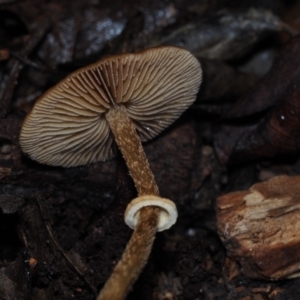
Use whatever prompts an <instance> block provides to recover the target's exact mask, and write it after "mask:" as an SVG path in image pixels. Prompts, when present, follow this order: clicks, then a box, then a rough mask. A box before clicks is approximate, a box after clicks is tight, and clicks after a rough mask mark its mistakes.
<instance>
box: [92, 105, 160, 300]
mask: <svg viewBox="0 0 300 300" xmlns="http://www.w3.org/2000/svg"><path fill="white" fill-rule="evenodd" d="M107 121H108V123H109V126H110V128H111V130H112V132H113V134H114V136H115V139H116V142H117V144H118V146H119V148H120V150H121V152H122V154H123V157H124V159H125V161H126V164H127V166H128V169H129V172H130V174H131V176H132V178H133V181H134V183H135V186H136V189H137V191H138V195H139V196H143V195H155V196H158V195H159V193H158V187H157V184H156V182H155V179H154V175H153V173H152V171H151V169H150V167H149V163H148V160H147V158H146V155H145V153H144V150H143V147H142V144H141V142H140V139H139V137H138V135H137V133H136V130H135V128H134V126H133V124H132V122H131V120H130V119H129V117H128V115H127V112H126V111H125V108H124V107H123V106H117V107H115V108H113V109H111V110H110V112H109V113H107ZM159 214H160V208H159V207H155V206H147V207H143V208H141V209H140V211H139V219H138V223H137V226H136V227H135V230H134V232H133V234H132V236H131V239H130V241H129V242H128V244H127V246H126V249H125V251H124V253H123V255H122V258H121V260H120V261H119V262H118V264H117V265H116V267H115V269H114V270H113V273H112V275H111V276H110V278H109V279H108V281H107V282H106V283H105V285H104V287H103V289H102V291H101V292H100V294H99V296H98V298H97V300H108V299H110V300H121V299H124V298H125V297H126V295H127V294H128V292H129V290H130V288H131V286H132V285H133V283H134V282H135V280H136V279H137V277H138V275H139V274H140V272H141V271H142V269H143V268H144V266H145V264H146V262H147V260H148V257H149V255H150V252H151V248H152V245H153V242H154V238H155V234H156V231H157V226H158V219H159Z"/></svg>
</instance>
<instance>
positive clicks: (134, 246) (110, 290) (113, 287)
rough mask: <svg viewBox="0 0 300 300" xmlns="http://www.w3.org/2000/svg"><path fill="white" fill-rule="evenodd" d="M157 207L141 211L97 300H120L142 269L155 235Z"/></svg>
mask: <svg viewBox="0 0 300 300" xmlns="http://www.w3.org/2000/svg"><path fill="white" fill-rule="evenodd" d="M159 210H160V209H159V208H158V207H151V206H149V207H146V208H143V209H141V212H140V218H139V221H138V224H137V226H136V228H135V230H134V232H133V234H132V236H131V239H130V241H129V242H128V244H127V246H126V249H125V251H124V253H123V255H122V258H121V260H120V261H119V262H118V264H117V265H116V267H115V269H114V270H113V273H112V274H111V276H110V277H109V279H108V280H107V282H106V283H105V285H104V287H103V289H102V290H101V292H100V294H99V296H98V298H97V300H122V299H124V298H125V297H126V296H127V294H128V292H129V291H130V288H131V287H132V285H133V283H134V282H135V280H136V279H137V277H138V276H139V274H140V272H141V270H142V269H143V268H144V266H145V264H146V262H147V260H148V257H149V254H150V252H151V248H152V244H153V242H154V238H155V234H156V224H157V222H158V216H159Z"/></svg>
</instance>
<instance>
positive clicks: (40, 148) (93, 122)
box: [20, 46, 202, 167]
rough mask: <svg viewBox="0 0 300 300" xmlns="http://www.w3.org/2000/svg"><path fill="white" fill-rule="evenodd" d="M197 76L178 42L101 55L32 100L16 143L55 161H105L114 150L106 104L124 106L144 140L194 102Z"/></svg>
mask: <svg viewBox="0 0 300 300" xmlns="http://www.w3.org/2000/svg"><path fill="white" fill-rule="evenodd" d="M201 80H202V71H201V66H200V63H199V62H198V60H197V59H196V58H195V57H194V56H193V55H192V54H191V53H190V52H188V51H187V50H185V49H182V48H178V47H171V46H163V47H157V48H150V49H147V50H144V51H142V52H139V53H134V54H132V53H129V54H120V55H114V56H110V57H107V58H105V59H102V60H100V61H98V62H96V63H94V64H92V65H89V66H87V67H84V68H81V69H79V70H77V71H75V72H74V73H72V74H70V75H69V76H67V77H66V78H65V79H63V80H62V81H60V82H59V83H58V84H56V85H55V86H54V87H52V88H51V89H50V90H48V91H47V92H46V93H45V94H44V95H42V96H41V97H40V98H39V99H38V101H37V102H36V104H35V106H34V108H33V110H32V111H31V112H30V113H29V114H28V115H27V117H26V119H25V121H24V123H23V126H22V130H21V134H20V144H21V148H22V150H23V151H24V152H25V153H27V154H28V155H29V156H30V157H31V158H32V159H34V160H36V161H38V162H40V163H44V164H48V165H55V166H64V167H72V166H78V165H84V164H88V163H92V162H97V161H101V160H107V159H109V158H111V157H113V156H114V154H115V152H116V146H115V143H114V137H113V134H112V132H111V130H110V128H109V125H108V122H107V120H106V113H107V112H108V111H109V110H110V108H112V107H116V106H124V107H125V108H126V109H127V113H128V116H129V117H130V119H131V120H132V122H133V123H134V125H135V127H136V130H137V133H138V134H139V136H140V138H141V140H142V141H147V140H150V139H152V138H154V137H155V136H157V135H158V134H159V133H160V132H161V131H162V130H164V129H165V128H166V127H168V126H169V125H170V124H171V123H173V122H174V121H175V120H176V119H177V118H178V117H179V116H180V115H181V114H182V113H183V112H184V111H185V110H186V109H187V108H188V107H189V105H191V104H192V103H193V102H194V100H195V98H196V95H197V92H198V89H199V86H200V83H201Z"/></svg>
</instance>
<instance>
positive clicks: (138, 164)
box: [106, 105, 159, 196]
mask: <svg viewBox="0 0 300 300" xmlns="http://www.w3.org/2000/svg"><path fill="white" fill-rule="evenodd" d="M106 119H107V122H108V124H109V127H110V129H111V130H112V132H113V134H114V136H115V140H116V142H117V144H118V146H119V148H120V150H121V152H122V154H123V157H124V159H125V161H126V164H127V166H128V169H129V172H130V175H131V177H132V179H133V181H134V183H135V186H136V189H137V192H138V195H139V196H143V195H155V196H158V195H159V192H158V187H157V184H156V182H155V179H154V175H153V173H152V171H151V169H150V166H149V163H148V160H147V157H146V155H145V152H144V149H143V147H142V144H141V141H140V139H139V137H138V135H137V133H136V129H135V127H134V125H133V123H132V121H131V120H130V118H129V117H128V113H127V112H126V109H125V107H124V106H123V105H122V106H116V107H114V108H111V110H110V111H109V112H108V113H107V114H106Z"/></svg>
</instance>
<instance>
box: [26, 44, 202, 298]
mask: <svg viewBox="0 0 300 300" xmlns="http://www.w3.org/2000/svg"><path fill="white" fill-rule="evenodd" d="M201 80H202V71H201V67H200V64H199V62H198V60H197V59H196V58H195V57H194V56H193V55H192V54H191V53H190V52H188V51H187V50H185V49H182V48H177V47H170V46H162V47H157V48H151V49H147V50H144V51H142V52H139V53H135V54H131V53H130V54H120V55H114V56H110V57H107V58H104V59H102V60H100V61H98V62H96V63H94V64H92V65H89V66H87V67H84V68H82V69H79V70H77V71H75V72H74V73H72V74H70V75H69V76H68V77H66V78H65V79H64V80H62V81H61V82H59V83H58V84H57V85H55V86H54V87H52V88H51V89H50V90H49V91H47V92H46V93H45V94H44V95H43V96H41V97H40V98H39V99H38V101H37V102H36V104H35V106H34V108H33V110H32V111H31V113H30V114H29V115H28V116H27V117H26V119H25V121H24V124H23V127H22V130H21V134H20V145H21V148H22V150H23V151H24V152H25V153H27V154H28V155H29V156H30V157H31V158H32V159H34V160H36V161H38V162H40V163H44V164H48V165H53V166H64V167H73V166H78V165H84V164H88V163H93V162H97V161H101V160H102V161H103V160H107V159H109V158H111V157H113V156H114V154H115V153H116V146H115V142H116V144H117V145H118V147H119V149H120V150H121V152H122V155H123V157H124V159H125V161H126V164H127V166H128V169H129V172H130V174H131V176H132V178H133V181H134V183H135V186H136V189H137V192H138V198H136V199H134V200H133V202H131V203H130V204H129V205H128V207H127V209H126V212H125V221H126V223H127V224H128V225H129V226H130V227H132V228H134V229H135V230H134V233H133V235H132V237H131V240H130V241H129V243H128V245H127V247H126V249H125V252H124V254H123V256H122V258H121V260H120V262H119V263H118V264H117V266H116V267H115V270H114V271H113V274H112V275H111V277H110V279H109V280H108V281H107V283H106V284H105V286H104V288H103V290H102V292H101V294H100V296H99V297H98V299H99V300H100V299H123V298H124V297H125V296H126V294H127V293H128V291H129V289H130V287H131V285H132V284H133V282H134V281H135V279H136V278H137V276H138V274H139V273H140V271H141V269H142V268H143V266H144V265H145V263H146V261H147V258H148V256H149V253H150V251H151V247H152V243H153V241H154V237H155V233H156V231H157V230H164V229H168V228H169V227H170V226H172V225H173V224H174V223H175V221H176V218H177V211H176V206H175V204H174V203H173V202H172V201H171V200H168V199H162V198H160V197H159V192H158V187H157V184H156V182H155V179H154V176H153V173H152V172H151V170H150V167H149V163H148V161H147V158H146V156H145V153H144V151H143V148H142V145H141V141H143V142H144V141H148V140H150V139H152V138H153V137H155V136H157V135H158V134H159V133H160V132H161V131H162V130H164V129H165V128H166V127H167V126H169V125H170V124H171V123H172V122H174V121H175V120H176V119H177V118H178V117H179V116H180V115H181V114H182V112H183V111H185V110H186V109H187V107H188V106H189V105H191V104H192V103H193V101H194V100H195V98H196V94H197V92H198V89H199V86H200V83H201Z"/></svg>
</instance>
